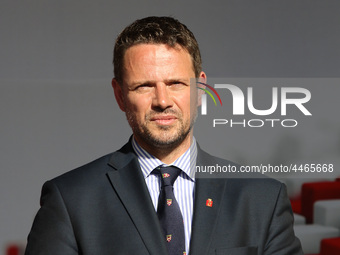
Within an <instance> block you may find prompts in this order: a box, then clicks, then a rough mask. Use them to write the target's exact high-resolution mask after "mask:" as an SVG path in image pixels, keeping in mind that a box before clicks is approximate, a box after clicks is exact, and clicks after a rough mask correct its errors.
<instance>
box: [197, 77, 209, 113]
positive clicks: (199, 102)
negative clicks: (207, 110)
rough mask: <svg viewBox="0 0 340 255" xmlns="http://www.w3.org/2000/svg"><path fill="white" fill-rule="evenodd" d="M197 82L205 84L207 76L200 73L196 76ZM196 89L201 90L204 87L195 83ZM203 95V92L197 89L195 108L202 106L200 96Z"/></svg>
mask: <svg viewBox="0 0 340 255" xmlns="http://www.w3.org/2000/svg"><path fill="white" fill-rule="evenodd" d="M197 81H199V82H202V83H207V76H206V74H205V73H204V72H201V73H200V75H199V76H198V79H197ZM197 87H200V88H202V89H205V86H204V85H203V84H200V83H197ZM204 93H205V91H204V90H201V89H198V95H197V96H198V98H197V106H200V105H201V104H202V95H203V94H204Z"/></svg>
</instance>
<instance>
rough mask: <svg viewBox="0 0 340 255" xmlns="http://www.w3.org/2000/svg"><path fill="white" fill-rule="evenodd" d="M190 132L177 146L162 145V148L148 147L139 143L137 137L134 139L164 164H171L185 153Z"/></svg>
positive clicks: (189, 139) (188, 144)
mask: <svg viewBox="0 0 340 255" xmlns="http://www.w3.org/2000/svg"><path fill="white" fill-rule="evenodd" d="M192 138H193V136H192V132H190V133H189V134H188V136H187V137H186V138H185V139H184V140H183V141H182V142H181V143H180V144H177V145H164V146H156V147H155V145H149V144H147V143H145V142H143V141H139V139H137V137H135V139H136V141H137V143H138V144H139V145H140V146H141V147H142V148H143V149H144V150H146V151H147V152H148V153H150V154H151V155H153V156H154V157H156V158H158V159H159V160H160V161H162V162H163V163H165V164H171V163H173V162H174V161H175V160H176V159H178V158H179V157H180V156H181V155H182V154H183V153H184V152H186V151H187V150H188V149H189V148H190V145H191V143H192Z"/></svg>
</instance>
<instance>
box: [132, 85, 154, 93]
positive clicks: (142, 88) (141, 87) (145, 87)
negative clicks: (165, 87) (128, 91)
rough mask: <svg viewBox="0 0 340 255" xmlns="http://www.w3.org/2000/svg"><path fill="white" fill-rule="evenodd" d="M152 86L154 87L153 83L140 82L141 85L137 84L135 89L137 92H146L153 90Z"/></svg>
mask: <svg viewBox="0 0 340 255" xmlns="http://www.w3.org/2000/svg"><path fill="white" fill-rule="evenodd" d="M152 88H153V85H152V84H149V83H145V84H140V85H138V86H136V87H135V88H134V90H135V91H136V92H139V93H145V92H149V91H151V89H152Z"/></svg>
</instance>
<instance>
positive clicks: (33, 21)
mask: <svg viewBox="0 0 340 255" xmlns="http://www.w3.org/2000/svg"><path fill="white" fill-rule="evenodd" d="M339 10H340V2H339V1H336V0H334V1H332V0H325V1H317V0H299V1H296V0H286V1H264V0H263V1H251V0H241V1H239V0H226V1H223V2H221V1H197V0H196V1H177V0H174V1H171V2H170V1H168V2H165V1H164V2H161V1H155V0H146V1H128V0H125V1H121V0H116V1H104V0H98V1H90V0H82V1H77V0H76V1H66V0H58V1H53V0H36V1H19V0H1V2H0V31H1V34H0V46H1V47H0V121H1V125H0V171H1V178H0V222H1V227H0V249H1V252H0V253H3V254H6V250H10V249H11V248H8V247H10V246H11V245H12V244H13V245H14V246H16V245H19V246H20V245H21V246H23V247H24V246H25V242H26V237H27V235H28V233H29V230H30V227H31V225H32V221H33V219H34V216H35V213H36V212H37V210H38V209H39V197H40V191H41V187H42V184H43V183H44V182H45V181H46V180H49V179H51V178H53V177H55V176H57V175H60V174H62V173H64V172H66V171H69V170H71V169H73V168H76V167H78V166H80V165H83V164H85V163H87V162H89V161H91V160H94V159H96V158H97V157H99V156H102V155H104V154H107V153H110V152H112V151H114V150H117V149H119V148H120V147H121V146H122V145H123V144H124V143H125V142H126V141H127V139H128V138H129V136H130V135H131V131H130V128H129V127H128V125H127V123H126V121H125V116H124V114H123V113H122V112H121V111H120V110H119V108H118V106H117V104H116V102H115V99H114V95H113V93H112V88H111V85H110V82H111V79H112V76H113V74H112V64H111V62H112V48H113V44H114V41H115V38H116V36H117V34H118V33H119V32H120V31H121V30H122V29H123V28H124V27H125V26H126V25H128V24H130V23H131V22H133V21H134V20H135V19H138V18H142V17H145V16H150V15H156V16H162V15H167V16H168V15H170V16H173V17H175V18H177V19H179V20H180V21H181V22H183V23H184V24H186V25H187V26H188V27H189V29H190V30H191V31H192V32H193V33H194V34H195V36H196V39H197V40H198V42H199V44H200V48H201V52H202V58H203V69H204V70H205V72H206V73H207V75H208V77H235V78H277V77H278V78H283V79H285V78H300V79H301V78H303V79H306V78H309V79H312V80H313V82H314V83H313V84H314V85H313V86H314V87H313V89H314V90H315V91H317V92H316V94H314V95H320V97H318V96H317V97H313V100H314V101H313V102H314V105H313V109H314V110H315V111H314V112H318V114H317V116H320V117H324V116H326V115H329V114H330V116H329V118H328V120H327V121H326V120H325V119H321V120H320V121H319V122H318V120H317V118H314V119H313V121H312V122H309V123H307V124H306V125H303V126H301V128H300V129H299V131H298V132H297V133H294V131H291V132H290V133H288V134H287V133H286V132H285V131H286V130H283V129H275V132H274V133H273V134H271V136H268V133H266V132H264V130H262V131H256V132H257V133H256V134H255V135H254V134H252V136H251V137H250V138H247V139H246V140H242V142H240V137H242V136H243V137H244V135H242V134H235V136H234V135H232V134H231V133H230V129H229V130H228V129H226V128H223V129H221V128H220V129H218V130H217V129H216V130H214V132H215V134H214V135H213V136H211V135H210V136H207V134H208V132H209V131H210V132H212V129H211V125H210V124H209V123H210V122H208V121H206V119H204V117H205V116H200V117H199V120H198V123H197V125H196V127H195V132H196V138H197V140H198V141H199V142H200V144H201V146H202V147H203V149H206V150H207V151H209V152H211V154H215V155H217V156H221V157H224V158H228V159H231V160H233V161H237V162H243V163H247V164H254V163H256V164H258V163H261V162H262V161H263V162H273V163H280V162H289V159H292V158H293V159H294V160H296V161H295V162H305V163H309V162H310V159H315V158H317V159H320V160H321V161H322V162H325V163H327V162H333V163H334V164H336V165H337V166H339V155H340V139H339V134H340V125H339V120H338V119H339V115H338V112H337V109H339V108H337V107H338V106H340V105H339V103H338V99H337V97H338V95H339V89H338V87H339V86H338V80H337V79H336V78H338V77H340V69H339V66H340V48H339V45H340V34H339V28H340V16H339ZM330 78H331V79H330ZM316 79H321V81H322V82H319V83H317V82H315V81H316ZM306 82H307V80H303V84H306ZM295 84H296V83H294V84H293V86H297V85H295ZM316 84H319V86H317V85H316ZM323 85H324V86H323ZM326 85H327V86H326ZM325 88H327V89H325ZM325 91H327V93H326V95H323V92H325ZM312 95H313V94H312ZM321 95H323V96H321ZM327 102H328V103H331V104H330V106H332V108H333V110H332V112H331V113H328V112H323V111H322V110H319V111H318V109H319V108H318V106H322V105H325V103H327ZM209 109H212V107H210V108H209ZM320 109H323V108H320ZM325 123H326V125H324V124H325ZM233 132H236V131H233ZM228 133H229V135H228ZM305 133H307V134H310V135H309V136H304V138H303V139H301V140H299V137H303V136H302V134H305ZM210 134H211V133H210ZM266 134H267V136H266ZM263 137H265V138H263ZM208 138H209V139H208ZM214 138H216V139H214ZM237 138H239V139H237ZM313 139H314V140H313ZM315 139H316V140H315ZM259 140H261V141H262V143H261V144H260V145H259ZM310 141H313V142H310ZM269 152H270V153H269ZM287 153H288V154H287ZM337 171H338V169H337ZM335 178H336V176H330V177H329V178H328V180H327V181H333V179H335ZM282 181H283V182H285V183H286V184H287V186H288V192H289V194H290V196H291V198H292V199H293V198H294V199H299V197H300V195H301V194H300V190H301V186H302V183H303V182H305V181H306V180H304V179H303V178H302V179H301V178H298V180H297V181H294V178H291V177H287V176H285V178H282ZM315 181H318V180H315ZM339 198H340V197H339ZM308 231H309V230H308ZM333 233H336V232H333ZM333 236H340V235H339V233H338V232H337V234H333ZM13 249H15V248H13ZM314 250H318V252H319V251H320V247H317V248H315V249H314ZM314 250H312V252H310V253H318V252H314ZM12 251H14V250H12ZM13 254H14V253H13Z"/></svg>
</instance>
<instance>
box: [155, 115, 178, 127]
mask: <svg viewBox="0 0 340 255" xmlns="http://www.w3.org/2000/svg"><path fill="white" fill-rule="evenodd" d="M176 120H177V117H176V116H173V115H162V116H154V117H152V118H151V121H153V122H154V123H156V124H157V125H172V124H173V123H174V122H175V121H176Z"/></svg>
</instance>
